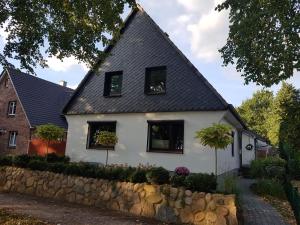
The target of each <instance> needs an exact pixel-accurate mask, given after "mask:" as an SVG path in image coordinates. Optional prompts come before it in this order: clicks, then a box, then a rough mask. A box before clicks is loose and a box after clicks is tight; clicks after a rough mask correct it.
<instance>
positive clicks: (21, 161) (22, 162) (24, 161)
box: [13, 155, 31, 168]
mask: <svg viewBox="0 0 300 225" xmlns="http://www.w3.org/2000/svg"><path fill="white" fill-rule="evenodd" d="M30 160H31V157H30V156H29V155H18V156H15V157H14V160H13V164H14V165H15V166H17V167H23V168H25V167H27V165H28V163H29V161H30Z"/></svg>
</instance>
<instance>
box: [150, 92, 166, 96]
mask: <svg viewBox="0 0 300 225" xmlns="http://www.w3.org/2000/svg"><path fill="white" fill-rule="evenodd" d="M165 94H166V92H159V93H155V92H154V93H148V92H146V93H145V95H165Z"/></svg>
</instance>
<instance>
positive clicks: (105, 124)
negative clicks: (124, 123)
mask: <svg viewBox="0 0 300 225" xmlns="http://www.w3.org/2000/svg"><path fill="white" fill-rule="evenodd" d="M88 124H89V131H88V137H87V149H105V150H106V149H111V150H113V149H114V147H115V146H103V145H100V144H98V143H97V141H96V137H97V135H98V134H99V133H100V132H101V131H109V132H113V133H116V121H100V122H98V121H95V122H88Z"/></svg>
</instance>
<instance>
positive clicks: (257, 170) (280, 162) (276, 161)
mask: <svg viewBox="0 0 300 225" xmlns="http://www.w3.org/2000/svg"><path fill="white" fill-rule="evenodd" d="M285 165H286V161H285V160H284V159H281V158H279V157H268V158H266V159H257V160H253V161H252V162H251V166H250V174H251V176H252V177H254V178H277V179H283V177H284V174H285Z"/></svg>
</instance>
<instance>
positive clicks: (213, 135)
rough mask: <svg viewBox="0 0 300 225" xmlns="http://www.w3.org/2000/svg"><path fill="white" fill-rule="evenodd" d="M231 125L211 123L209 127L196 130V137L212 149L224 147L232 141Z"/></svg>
mask: <svg viewBox="0 0 300 225" xmlns="http://www.w3.org/2000/svg"><path fill="white" fill-rule="evenodd" d="M231 129H232V128H231V126H229V125H226V124H216V123H215V124H213V125H212V126H211V127H207V128H204V129H202V130H200V131H197V132H196V138H198V139H199V140H200V143H201V144H202V145H204V146H209V147H211V148H214V149H225V148H226V147H227V146H228V145H229V144H230V143H232V141H233V140H232V137H231Z"/></svg>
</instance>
